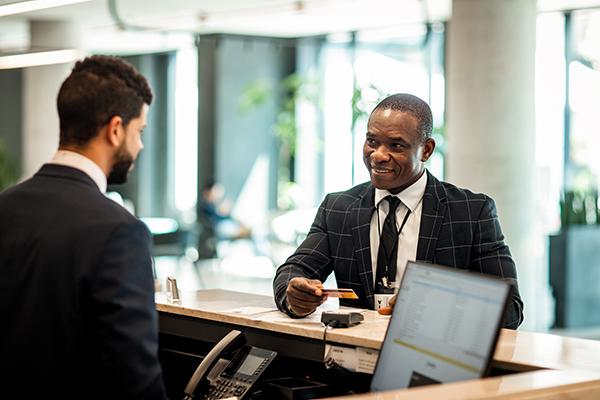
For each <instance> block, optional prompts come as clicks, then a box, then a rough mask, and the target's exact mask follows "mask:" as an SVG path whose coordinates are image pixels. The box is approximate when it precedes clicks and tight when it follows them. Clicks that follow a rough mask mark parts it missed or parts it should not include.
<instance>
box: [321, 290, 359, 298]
mask: <svg viewBox="0 0 600 400" xmlns="http://www.w3.org/2000/svg"><path fill="white" fill-rule="evenodd" d="M321 291H322V292H323V294H326V295H327V296H328V297H339V298H341V299H358V295H357V294H356V293H355V292H354V290H352V289H321Z"/></svg>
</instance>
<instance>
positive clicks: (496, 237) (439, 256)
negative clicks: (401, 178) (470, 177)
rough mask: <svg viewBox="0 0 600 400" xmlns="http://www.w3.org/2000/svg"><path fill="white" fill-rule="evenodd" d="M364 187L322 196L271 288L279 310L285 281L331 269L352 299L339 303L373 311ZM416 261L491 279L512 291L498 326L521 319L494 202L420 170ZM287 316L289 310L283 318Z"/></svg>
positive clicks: (370, 198) (368, 190) (367, 189)
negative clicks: (422, 174)
mask: <svg viewBox="0 0 600 400" xmlns="http://www.w3.org/2000/svg"><path fill="white" fill-rule="evenodd" d="M374 194H375V189H374V188H373V186H372V185H371V183H370V182H367V183H363V184H361V185H358V186H355V187H353V188H352V189H350V190H348V191H345V192H339V193H331V194H329V195H327V196H326V197H325V200H323V203H322V204H321V206H320V207H319V210H318V212H317V216H316V218H315V221H314V222H313V225H312V227H311V229H310V231H309V233H308V236H307V237H306V239H305V240H304V242H302V244H301V245H300V246H299V247H298V249H297V250H296V252H295V253H294V254H293V255H292V256H291V257H290V258H288V259H287V261H286V262H285V263H284V264H283V265H281V266H280V267H279V269H278V270H277V274H276V275H275V280H274V282H273V290H274V294H275V301H276V303H277V306H278V307H279V309H280V310H282V311H285V312H288V311H287V310H286V307H285V299H286V294H285V292H286V288H287V285H288V282H289V281H290V280H291V279H292V278H294V277H297V276H300V277H307V278H310V279H319V280H321V281H323V282H324V281H325V279H326V278H327V276H329V274H330V273H331V272H332V271H333V272H334V273H335V277H336V280H337V284H338V287H344V288H352V289H354V291H355V292H356V293H357V294H358V296H359V300H344V299H342V300H340V304H341V305H346V306H351V307H361V308H370V309H373V308H374V303H373V269H372V266H371V248H370V242H369V232H370V224H371V216H372V214H373V212H374V211H375V205H374V204H373V203H374V197H375V196H374ZM417 260H418V261H427V262H431V263H435V264H441V265H446V266H451V267H455V268H460V269H468V270H471V271H477V272H482V273H485V274H491V275H497V276H499V277H501V278H502V279H504V280H506V281H508V282H510V283H511V284H512V286H513V291H512V294H511V301H510V303H509V307H508V309H507V312H506V315H505V319H504V327H508V328H514V329H516V328H517V327H518V326H519V325H520V324H521V322H522V321H523V302H522V301H521V298H520V296H519V290H518V286H517V274H516V269H515V263H514V261H513V259H512V257H511V255H510V251H509V249H508V246H506V244H504V236H503V234H502V230H501V229H500V223H499V222H498V216H497V214H496V206H495V204H494V201H493V200H492V199H491V198H489V197H488V196H486V195H484V194H476V193H472V192H470V191H469V190H465V189H460V188H457V187H456V186H454V185H451V184H449V183H445V182H440V181H439V180H437V179H436V178H435V177H434V176H433V175H431V174H430V173H429V172H427V186H426V188H425V195H424V197H423V211H422V215H421V226H420V230H419V241H418V245H417ZM288 314H289V313H288Z"/></svg>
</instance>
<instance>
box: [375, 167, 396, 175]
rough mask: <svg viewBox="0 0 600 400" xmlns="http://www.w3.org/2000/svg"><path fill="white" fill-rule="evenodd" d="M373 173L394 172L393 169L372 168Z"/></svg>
mask: <svg viewBox="0 0 600 400" xmlns="http://www.w3.org/2000/svg"><path fill="white" fill-rule="evenodd" d="M371 171H373V172H375V173H377V174H391V173H392V172H394V170H393V169H389V168H381V167H371Z"/></svg>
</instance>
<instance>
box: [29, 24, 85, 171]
mask: <svg viewBox="0 0 600 400" xmlns="http://www.w3.org/2000/svg"><path fill="white" fill-rule="evenodd" d="M30 35H31V40H30V47H31V48H32V49H66V48H70V49H79V48H80V41H81V32H80V31H79V29H78V27H77V26H76V25H74V24H72V23H66V22H59V21H31V22H30ZM72 67H73V64H72V63H66V64H52V65H45V66H40V67H29V68H25V70H24V74H23V175H22V178H28V177H30V176H31V175H33V174H34V173H35V172H36V171H37V170H38V169H39V167H40V166H41V165H42V164H43V163H44V162H46V161H48V160H49V159H50V158H51V157H52V154H54V152H55V151H56V149H57V147H58V137H59V123H58V112H57V110H56V96H57V94H58V90H59V88H60V85H61V83H62V81H63V80H64V79H65V78H66V77H67V76H68V75H69V73H70V71H71V68H72Z"/></svg>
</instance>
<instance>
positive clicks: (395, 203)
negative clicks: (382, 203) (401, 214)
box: [385, 196, 400, 213]
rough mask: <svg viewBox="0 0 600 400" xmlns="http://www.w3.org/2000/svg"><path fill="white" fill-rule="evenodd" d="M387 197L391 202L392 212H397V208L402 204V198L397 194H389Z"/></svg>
mask: <svg viewBox="0 0 600 400" xmlns="http://www.w3.org/2000/svg"><path fill="white" fill-rule="evenodd" d="M385 199H386V200H387V201H388V203H390V213H394V212H396V208H398V205H400V199H399V198H397V197H396V196H387V197H386V198H385Z"/></svg>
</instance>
